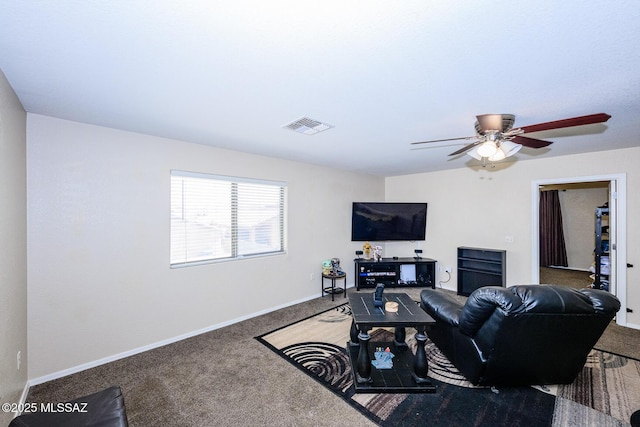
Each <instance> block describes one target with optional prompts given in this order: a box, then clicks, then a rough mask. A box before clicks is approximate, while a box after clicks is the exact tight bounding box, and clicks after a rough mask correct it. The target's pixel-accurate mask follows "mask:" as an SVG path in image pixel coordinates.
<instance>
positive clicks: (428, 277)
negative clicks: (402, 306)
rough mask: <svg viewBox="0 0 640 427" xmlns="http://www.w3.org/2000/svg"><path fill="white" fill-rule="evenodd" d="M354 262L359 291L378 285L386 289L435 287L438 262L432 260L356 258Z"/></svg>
mask: <svg viewBox="0 0 640 427" xmlns="http://www.w3.org/2000/svg"><path fill="white" fill-rule="evenodd" d="M353 262H354V263H355V278H356V279H355V280H356V289H357V290H360V288H375V287H376V285H377V284H378V283H382V284H384V286H385V288H399V287H426V286H430V287H432V288H433V287H435V277H436V276H435V270H436V267H435V265H436V261H435V260H433V259H430V258H420V259H416V258H395V259H394V258H382V260H381V261H373V260H366V259H362V258H356V259H354V260H353Z"/></svg>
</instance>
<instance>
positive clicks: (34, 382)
mask: <svg viewBox="0 0 640 427" xmlns="http://www.w3.org/2000/svg"><path fill="white" fill-rule="evenodd" d="M320 296H322V295H321V294H320V293H318V294H316V295H311V296H309V297H305V298H301V299H298V300H295V301H290V302H287V303H285V304H281V305H278V306H275V307H270V308H267V309H265V310H261V311H257V312H255V313H251V314H247V315H246V316H241V317H237V318H235V319H232V320H228V321H226V322H221V323H218V324H215V325H211V326H208V327H206V328H202V329H198V330H197V331H193V332H187V333H186V334H182V335H178V336H176V337H172V338H168V339H166V340H162V341H158V342H155V343H152V344H149V345H145V346H142V347H138V348H134V349H132V350H128V351H124V352H122V353H118V354H114V355H112V356H108V357H104V358H102V359H98V360H94V361H92V362H87V363H83V364H81V365H77V366H74V367H71V368H68V369H63V370H61V371H57V372H53V373H51V374H48V375H43V376H41V377H37V378H31V379H30V380H28V381H27V386H25V391H24V392H23V394H24V398H26V393H27V392H28V390H29V387H31V386H34V385H38V384H42V383H45V382H48V381H52V380H56V379H58V378H62V377H66V376H67V375H71V374H75V373H77V372H81V371H84V370H87V369H91V368H95V367H96V366H100V365H104V364H105V363H110V362H114V361H116V360H119V359H124V358H125V357H129V356H133V355H136V354H139V353H143V352H145V351H149V350H153V349H154V348H158V347H163V346H165V345H167V344H172V343H174V342H178V341H182V340H184V339H187V338H191V337H194V336H196V335H200V334H204V333H206V332H210V331H214V330H216V329H220V328H224V327H225V326H229V325H233V324H234V323H238V322H242V321H244V320H248V319H251V318H254V317H257V316H261V315H263V314H267V313H271V312H272V311H276V310H280V309H282V308H286V307H290V306H292V305H296V304H300V303H302V302H306V301H310V300H312V299H315V298H318V297H320Z"/></svg>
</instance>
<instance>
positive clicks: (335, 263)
mask: <svg viewBox="0 0 640 427" xmlns="http://www.w3.org/2000/svg"><path fill="white" fill-rule="evenodd" d="M331 274H333V275H334V276H340V275H342V274H344V271H342V268H340V258H331Z"/></svg>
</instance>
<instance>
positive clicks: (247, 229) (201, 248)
mask: <svg viewBox="0 0 640 427" xmlns="http://www.w3.org/2000/svg"><path fill="white" fill-rule="evenodd" d="M285 198H286V184H284V183H282V182H273V181H258V180H250V179H244V178H232V177H223V176H216V175H205V174H196V173H190V172H182V171H172V172H171V265H172V266H180V265H187V264H192V263H201V262H207V261H214V260H221V259H232V258H239V257H247V256H259V255H266V254H274V253H281V252H284V250H285V236H284V215H285Z"/></svg>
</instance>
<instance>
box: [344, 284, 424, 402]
mask: <svg viewBox="0 0 640 427" xmlns="http://www.w3.org/2000/svg"><path fill="white" fill-rule="evenodd" d="M347 297H348V298H349V305H350V306H351V313H352V315H353V322H352V324H351V334H350V335H351V341H349V342H348V343H347V351H348V353H349V357H350V359H351V366H352V369H353V373H354V386H355V391H356V393H433V392H435V391H436V387H435V385H433V384H432V383H431V381H430V380H429V379H428V378H427V372H428V365H427V356H426V353H425V349H424V346H425V342H426V340H427V336H426V335H425V331H426V330H427V329H428V328H430V327H431V326H432V325H435V323H436V321H435V320H434V319H433V318H432V317H431V316H429V315H428V314H427V313H426V312H425V311H424V310H422V308H420V306H419V305H418V304H416V302H415V301H413V300H412V299H411V298H410V297H409V296H408V295H407V294H404V293H387V292H385V293H383V295H382V297H383V298H382V299H383V306H382V307H376V306H375V305H374V302H373V293H364V292H359V293H350V294H348V295H347ZM388 301H393V302H396V303H397V304H398V311H397V312H390V311H389V312H387V311H385V309H384V305H385V303H386V302H388ZM374 327H391V328H395V333H394V340H393V341H392V342H375V346H376V347H382V348H386V347H389V349H390V350H391V352H392V353H393V354H394V358H393V359H392V361H393V367H392V368H391V369H378V368H374V367H372V365H371V358H372V355H373V354H374V351H375V350H372V349H370V348H369V340H370V338H371V337H370V335H369V331H370V330H371V329H373V328H374ZM406 327H413V328H415V329H416V330H417V333H416V335H415V339H416V343H417V348H416V354H415V356H414V355H413V353H412V352H411V350H410V349H409V348H408V346H407V344H406V342H405V336H406V335H405V328H406Z"/></svg>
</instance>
